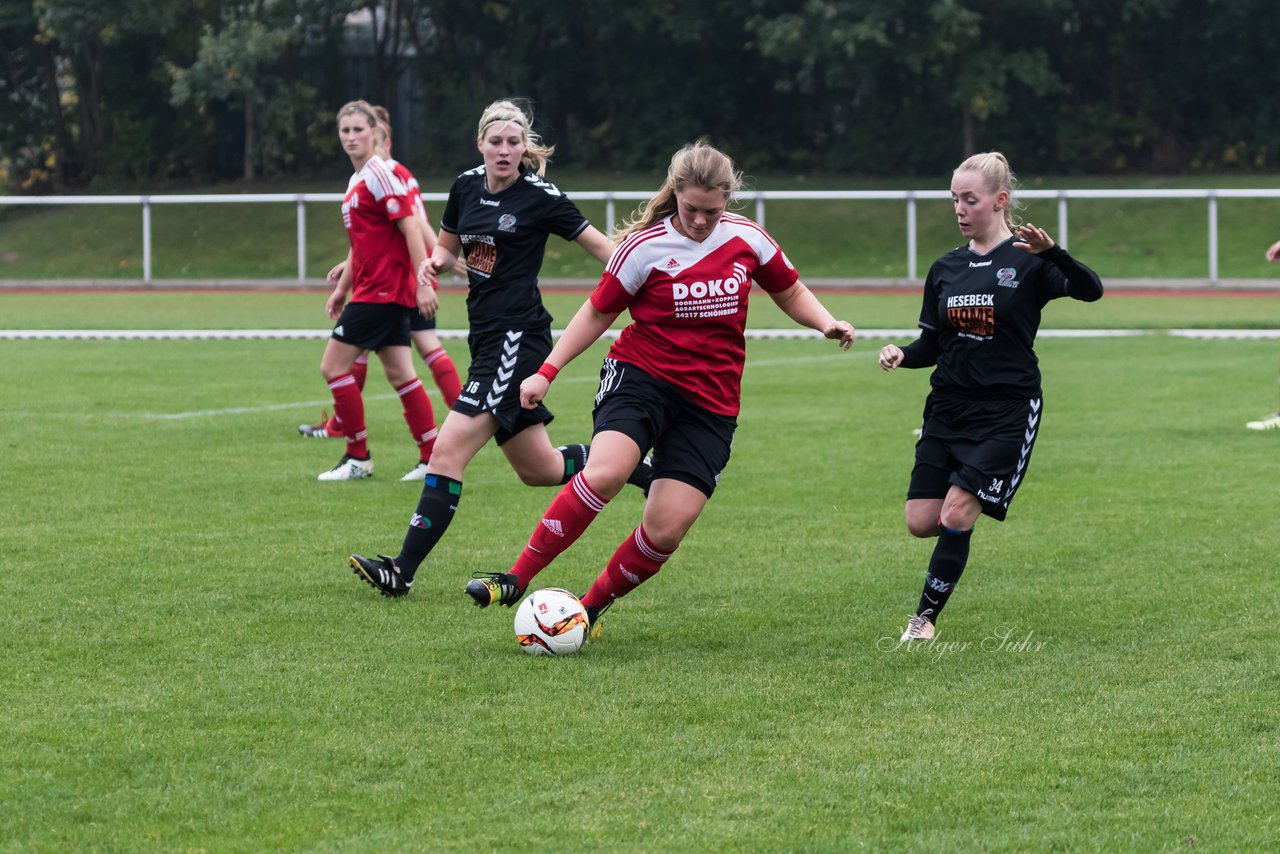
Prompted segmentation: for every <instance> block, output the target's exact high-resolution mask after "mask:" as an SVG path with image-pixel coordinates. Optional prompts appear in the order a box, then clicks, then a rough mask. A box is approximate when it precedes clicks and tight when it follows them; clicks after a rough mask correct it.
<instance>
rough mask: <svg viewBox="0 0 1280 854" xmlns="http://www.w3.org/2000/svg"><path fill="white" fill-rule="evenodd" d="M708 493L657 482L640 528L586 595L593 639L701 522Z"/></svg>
mask: <svg viewBox="0 0 1280 854" xmlns="http://www.w3.org/2000/svg"><path fill="white" fill-rule="evenodd" d="M707 497H708V496H707V495H706V493H704V492H703V491H702V490H700V489H698V488H697V487H694V486H690V485H689V484H687V483H684V482H682V481H678V480H672V479H670V478H661V479H659V480H655V481H654V482H653V485H652V487H651V489H650V491H649V498H648V499H647V500H646V501H645V505H644V516H643V518H642V519H641V522H640V525H639V527H637V528H636V529H635V530H634V531H632V532H631V535H630V536H628V537H627V538H626V539H625V540H623V541H622V543H621V544H620V545H619V546H618V549H617V551H615V552H614V553H613V557H611V558H609V563H608V564H607V565H606V566H605V568H604V571H603V572H601V573H600V575H599V576H597V577H596V580H595V581H594V582H593V583H592V585H591V588H590V589H589V590H587V592H586V593H585V594H584V595H583V597H582V604H583V606H584V607H585V608H586V609H587V619H588V620H589V621H590V623H591V635H592V637H596V636H598V635H599V626H598V625H597V621H598V620H599V619H600V615H601V614H603V613H604V611H605V609H606V608H608V607H609V606H610V605H611V604H613V602H614V600H616V599H620V598H622V597H623V596H626V595H627V594H628V593H630V592H631V591H632V590H635V589H636V588H637V587H639V586H640V585H641V584H643V583H644V582H646V581H648V580H649V579H650V578H653V576H655V575H657V574H658V571H659V570H660V569H662V565H663V564H665V563H666V562H667V561H668V560H669V559H670V558H671V555H672V554H674V553H675V550H676V548H677V547H678V546H679V545H680V543H681V541H682V540H684V537H685V535H686V534H687V533H689V529H690V528H692V527H693V523H694V522H696V521H697V519H698V516H699V514H701V513H702V508H703V507H705V506H706V504H707Z"/></svg>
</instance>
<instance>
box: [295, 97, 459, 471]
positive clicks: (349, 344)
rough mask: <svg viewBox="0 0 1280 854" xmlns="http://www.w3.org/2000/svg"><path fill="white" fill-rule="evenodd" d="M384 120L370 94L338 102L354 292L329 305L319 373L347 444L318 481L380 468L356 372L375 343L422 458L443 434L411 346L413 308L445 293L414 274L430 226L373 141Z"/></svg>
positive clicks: (430, 311) (430, 306)
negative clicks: (330, 321) (347, 175)
mask: <svg viewBox="0 0 1280 854" xmlns="http://www.w3.org/2000/svg"><path fill="white" fill-rule="evenodd" d="M376 125H377V117H376V116H375V114H374V112H373V108H372V107H371V106H370V105H369V104H367V103H365V102H364V101H352V102H350V103H348V104H346V105H344V106H343V107H342V109H341V110H339V111H338V137H339V139H340V140H341V142H342V146H343V149H344V150H345V151H346V153H347V155H348V156H349V157H350V158H351V166H352V168H353V169H354V170H355V174H354V175H352V176H351V181H350V182H349V184H348V186H347V193H346V197H345V199H344V200H343V203H342V221H343V225H344V226H346V229H347V236H348V238H349V239H350V241H351V263H350V265H349V269H350V276H351V282H352V284H351V301H350V303H348V304H347V305H346V307H345V308H342V309H341V313H340V314H338V309H339V308H341V303H342V301H345V298H346V295H345V293H344V294H342V295H341V296H342V299H341V300H339V299H338V296H339V294H338V293H337V291H335V293H334V295H332V296H330V298H329V301H328V303H327V304H326V308H327V310H328V311H329V314H330V316H331V317H333V316H334V315H335V314H338V316H337V323H336V325H335V326H334V328H333V333H332V337H330V339H329V342H328V344H327V345H326V346H325V351H324V356H323V357H322V358H321V360H320V372H321V373H322V374H323V375H324V378H325V381H326V382H328V384H329V390H330V391H331V392H332V394H333V408H334V412H335V414H336V415H337V416H338V417H339V418H340V419H341V421H342V427H343V432H344V434H345V436H346V439H347V447H346V453H345V454H343V457H342V459H341V460H340V461H339V462H338V464H337V465H336V466H334V467H333V468H332V469H330V470H329V471H327V472H324V473H322V474H321V475H320V476H319V479H320V480H354V479H358V478H365V477H369V476H370V475H371V474H373V460H372V459H371V457H370V455H369V448H368V438H367V434H366V431H365V423H364V402H363V400H362V399H361V396H360V390H359V389H358V388H357V387H356V380H355V377H354V376H353V375H352V373H351V371H352V367H353V366H354V364H355V361H356V359H357V357H359V356H360V355H361V354H363V353H365V352H367V351H369V350H373V351H374V352H376V353H377V354H378V358H379V359H380V360H381V362H382V367H383V370H384V371H385V372H386V375H387V381H388V382H390V383H391V385H392V387H393V388H394V389H395V390H396V393H397V394H398V395H399V397H400V403H401V405H402V406H403V408H404V417H405V421H406V423H408V425H409V430H410V432H411V433H412V435H413V438H414V442H415V443H416V444H417V445H418V454H419V460H420V461H421V462H423V463H425V462H426V461H427V460H428V459H430V457H431V448H432V444H433V443H434V441H435V434H436V426H435V419H434V416H433V414H432V412H431V402H430V401H429V400H428V398H427V393H426V391H425V390H424V389H423V388H422V382H421V381H420V380H419V379H418V375H417V373H416V372H415V371H414V368H413V355H412V353H411V351H410V350H409V317H410V314H411V313H413V312H414V311H421V312H422V315H423V316H424V317H434V316H435V312H436V307H437V305H438V301H437V298H436V293H435V289H434V288H433V287H431V286H430V285H429V284H428V285H424V286H418V285H417V283H416V279H417V275H416V271H417V270H418V268H420V267H422V266H423V265H425V264H426V261H427V255H426V251H425V240H424V237H423V231H424V229H423V227H422V224H421V221H420V220H419V218H418V217H417V216H416V215H415V214H414V210H413V203H412V200H411V198H410V195H409V190H408V187H407V186H406V185H405V184H404V182H403V181H401V180H400V179H399V178H398V177H396V175H395V174H394V173H393V172H392V171H391V169H390V168H388V167H387V164H386V163H385V162H384V161H383V160H382V158H380V157H378V156H377V154H376V152H375V150H374V148H375V139H376V137H375V132H374V128H375V127H376Z"/></svg>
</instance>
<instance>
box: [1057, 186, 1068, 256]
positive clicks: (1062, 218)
mask: <svg viewBox="0 0 1280 854" xmlns="http://www.w3.org/2000/svg"><path fill="white" fill-rule="evenodd" d="M1058 245H1059V246H1061V247H1062V248H1063V249H1066V248H1067V191H1066V190H1059V191H1058Z"/></svg>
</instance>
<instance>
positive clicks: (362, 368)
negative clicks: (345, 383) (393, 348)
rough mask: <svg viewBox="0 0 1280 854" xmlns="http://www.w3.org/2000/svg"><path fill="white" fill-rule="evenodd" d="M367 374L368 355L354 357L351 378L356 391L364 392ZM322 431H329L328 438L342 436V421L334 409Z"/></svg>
mask: <svg viewBox="0 0 1280 854" xmlns="http://www.w3.org/2000/svg"><path fill="white" fill-rule="evenodd" d="M367 373H369V354H368V353H361V354H360V355H359V356H356V361H355V364H354V365H352V366H351V376H353V377H355V378H356V389H357V390H358V391H364V378H365V374H367ZM324 429H325V430H328V431H329V435H330V436H341V435H343V430H342V419H341V418H339V417H338V412H337V408H336V407H335V408H334V413H333V417H332V418H330V419H329V420H328V421H326V422H325V424H324Z"/></svg>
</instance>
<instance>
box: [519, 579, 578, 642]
mask: <svg viewBox="0 0 1280 854" xmlns="http://www.w3.org/2000/svg"><path fill="white" fill-rule="evenodd" d="M516 642H517V643H519V644H520V647H521V649H523V650H524V651H525V652H527V653H530V654H531V655H569V654H570V653H574V652H577V651H578V650H580V649H582V645H583V644H584V643H586V642H587V609H586V608H584V607H582V603H581V602H579V601H578V597H577V596H574V595H573V594H572V593H570V592H569V591H568V590H561V589H560V588H558V587H547V588H544V589H542V590H535V591H533V592H532V593H530V594H529V595H528V596H526V597H525V600H524V601H523V602H521V603H520V607H519V608H517V609H516Z"/></svg>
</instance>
